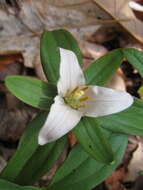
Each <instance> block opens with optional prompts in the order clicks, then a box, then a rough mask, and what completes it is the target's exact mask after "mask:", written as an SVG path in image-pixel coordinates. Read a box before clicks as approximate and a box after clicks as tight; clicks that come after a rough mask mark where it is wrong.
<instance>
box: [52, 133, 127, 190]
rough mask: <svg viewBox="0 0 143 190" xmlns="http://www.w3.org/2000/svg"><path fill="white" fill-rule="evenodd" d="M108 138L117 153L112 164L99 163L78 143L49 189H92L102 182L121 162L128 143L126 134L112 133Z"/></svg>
mask: <svg viewBox="0 0 143 190" xmlns="http://www.w3.org/2000/svg"><path fill="white" fill-rule="evenodd" d="M108 140H109V142H110V144H112V147H113V151H114V154H115V162H114V163H112V164H110V165H106V164H103V163H99V162H97V161H96V160H94V159H92V158H91V157H89V155H88V154H87V153H86V152H84V151H83V149H82V148H81V146H79V145H77V146H76V147H75V148H74V149H73V150H72V151H71V152H70V154H69V156H68V158H67V160H66V161H65V162H64V164H63V166H61V168H60V169H59V170H58V171H57V173H56V175H55V177H54V179H53V181H52V183H51V185H50V186H49V187H48V190H59V189H62V190H67V189H68V190H73V189H74V190H76V189H82V190H91V189H92V188H94V187H95V186H96V185H98V184H99V183H101V182H102V181H103V180H104V179H105V178H106V177H107V176H108V175H110V174H111V173H112V171H113V170H114V169H115V167H116V166H117V164H118V163H119V162H120V160H121V158H122V156H123V154H124V151H125V148H126V145H127V136H126V135H121V134H111V133H110V135H109V139H108Z"/></svg>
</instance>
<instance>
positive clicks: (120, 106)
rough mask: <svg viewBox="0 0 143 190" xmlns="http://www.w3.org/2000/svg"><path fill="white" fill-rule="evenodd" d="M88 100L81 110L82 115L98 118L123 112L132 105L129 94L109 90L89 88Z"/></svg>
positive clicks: (95, 87) (96, 87)
mask: <svg viewBox="0 0 143 190" xmlns="http://www.w3.org/2000/svg"><path fill="white" fill-rule="evenodd" d="M90 88H91V89H90V90H89V93H90V94H89V96H90V99H89V100H88V101H87V104H86V106H85V108H84V110H83V112H84V115H86V116H90V117H99V116H104V115H109V114H113V113H117V112H120V111H123V110H124V109H126V108H128V107H129V106H131V105H132V103H133V98H132V96H131V95H130V94H128V93H126V92H123V91H117V90H112V89H109V88H104V87H98V86H91V87H90Z"/></svg>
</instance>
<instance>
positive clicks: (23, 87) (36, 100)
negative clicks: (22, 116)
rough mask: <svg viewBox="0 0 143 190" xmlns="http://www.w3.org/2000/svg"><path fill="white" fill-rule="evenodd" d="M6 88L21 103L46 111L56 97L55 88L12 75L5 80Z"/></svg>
mask: <svg viewBox="0 0 143 190" xmlns="http://www.w3.org/2000/svg"><path fill="white" fill-rule="evenodd" d="M5 84H6V87H7V88H8V89H9V90H10V91H11V93H12V94H14V95H15V96H16V97H17V98H19V99H20V100H21V101H23V102H25V103H27V104H29V105H31V106H34V107H37V108H41V109H46V110H48V109H49V107H50V106H51V104H52V103H53V97H55V95H56V87H55V86H54V85H52V84H50V83H46V82H43V81H41V80H38V79H35V78H30V77H24V76H18V75H12V76H8V77H6V79H5Z"/></svg>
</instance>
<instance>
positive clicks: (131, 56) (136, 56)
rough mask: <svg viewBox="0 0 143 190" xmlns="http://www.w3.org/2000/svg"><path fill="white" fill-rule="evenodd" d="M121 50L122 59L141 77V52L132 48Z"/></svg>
mask: <svg viewBox="0 0 143 190" xmlns="http://www.w3.org/2000/svg"><path fill="white" fill-rule="evenodd" d="M122 50H123V54H124V57H125V58H126V59H127V60H128V61H129V62H130V63H131V64H132V65H133V66H134V67H135V68H136V69H137V70H138V71H139V72H140V74H141V76H142V77H143V52H142V51H139V50H137V49H134V48H127V49H122Z"/></svg>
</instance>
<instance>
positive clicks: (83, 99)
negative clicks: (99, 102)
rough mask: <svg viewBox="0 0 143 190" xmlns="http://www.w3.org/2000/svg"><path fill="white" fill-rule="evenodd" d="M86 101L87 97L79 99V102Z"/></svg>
mask: <svg viewBox="0 0 143 190" xmlns="http://www.w3.org/2000/svg"><path fill="white" fill-rule="evenodd" d="M86 100H89V97H88V96H85V97H82V98H80V99H79V101H80V102H84V101H86Z"/></svg>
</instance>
